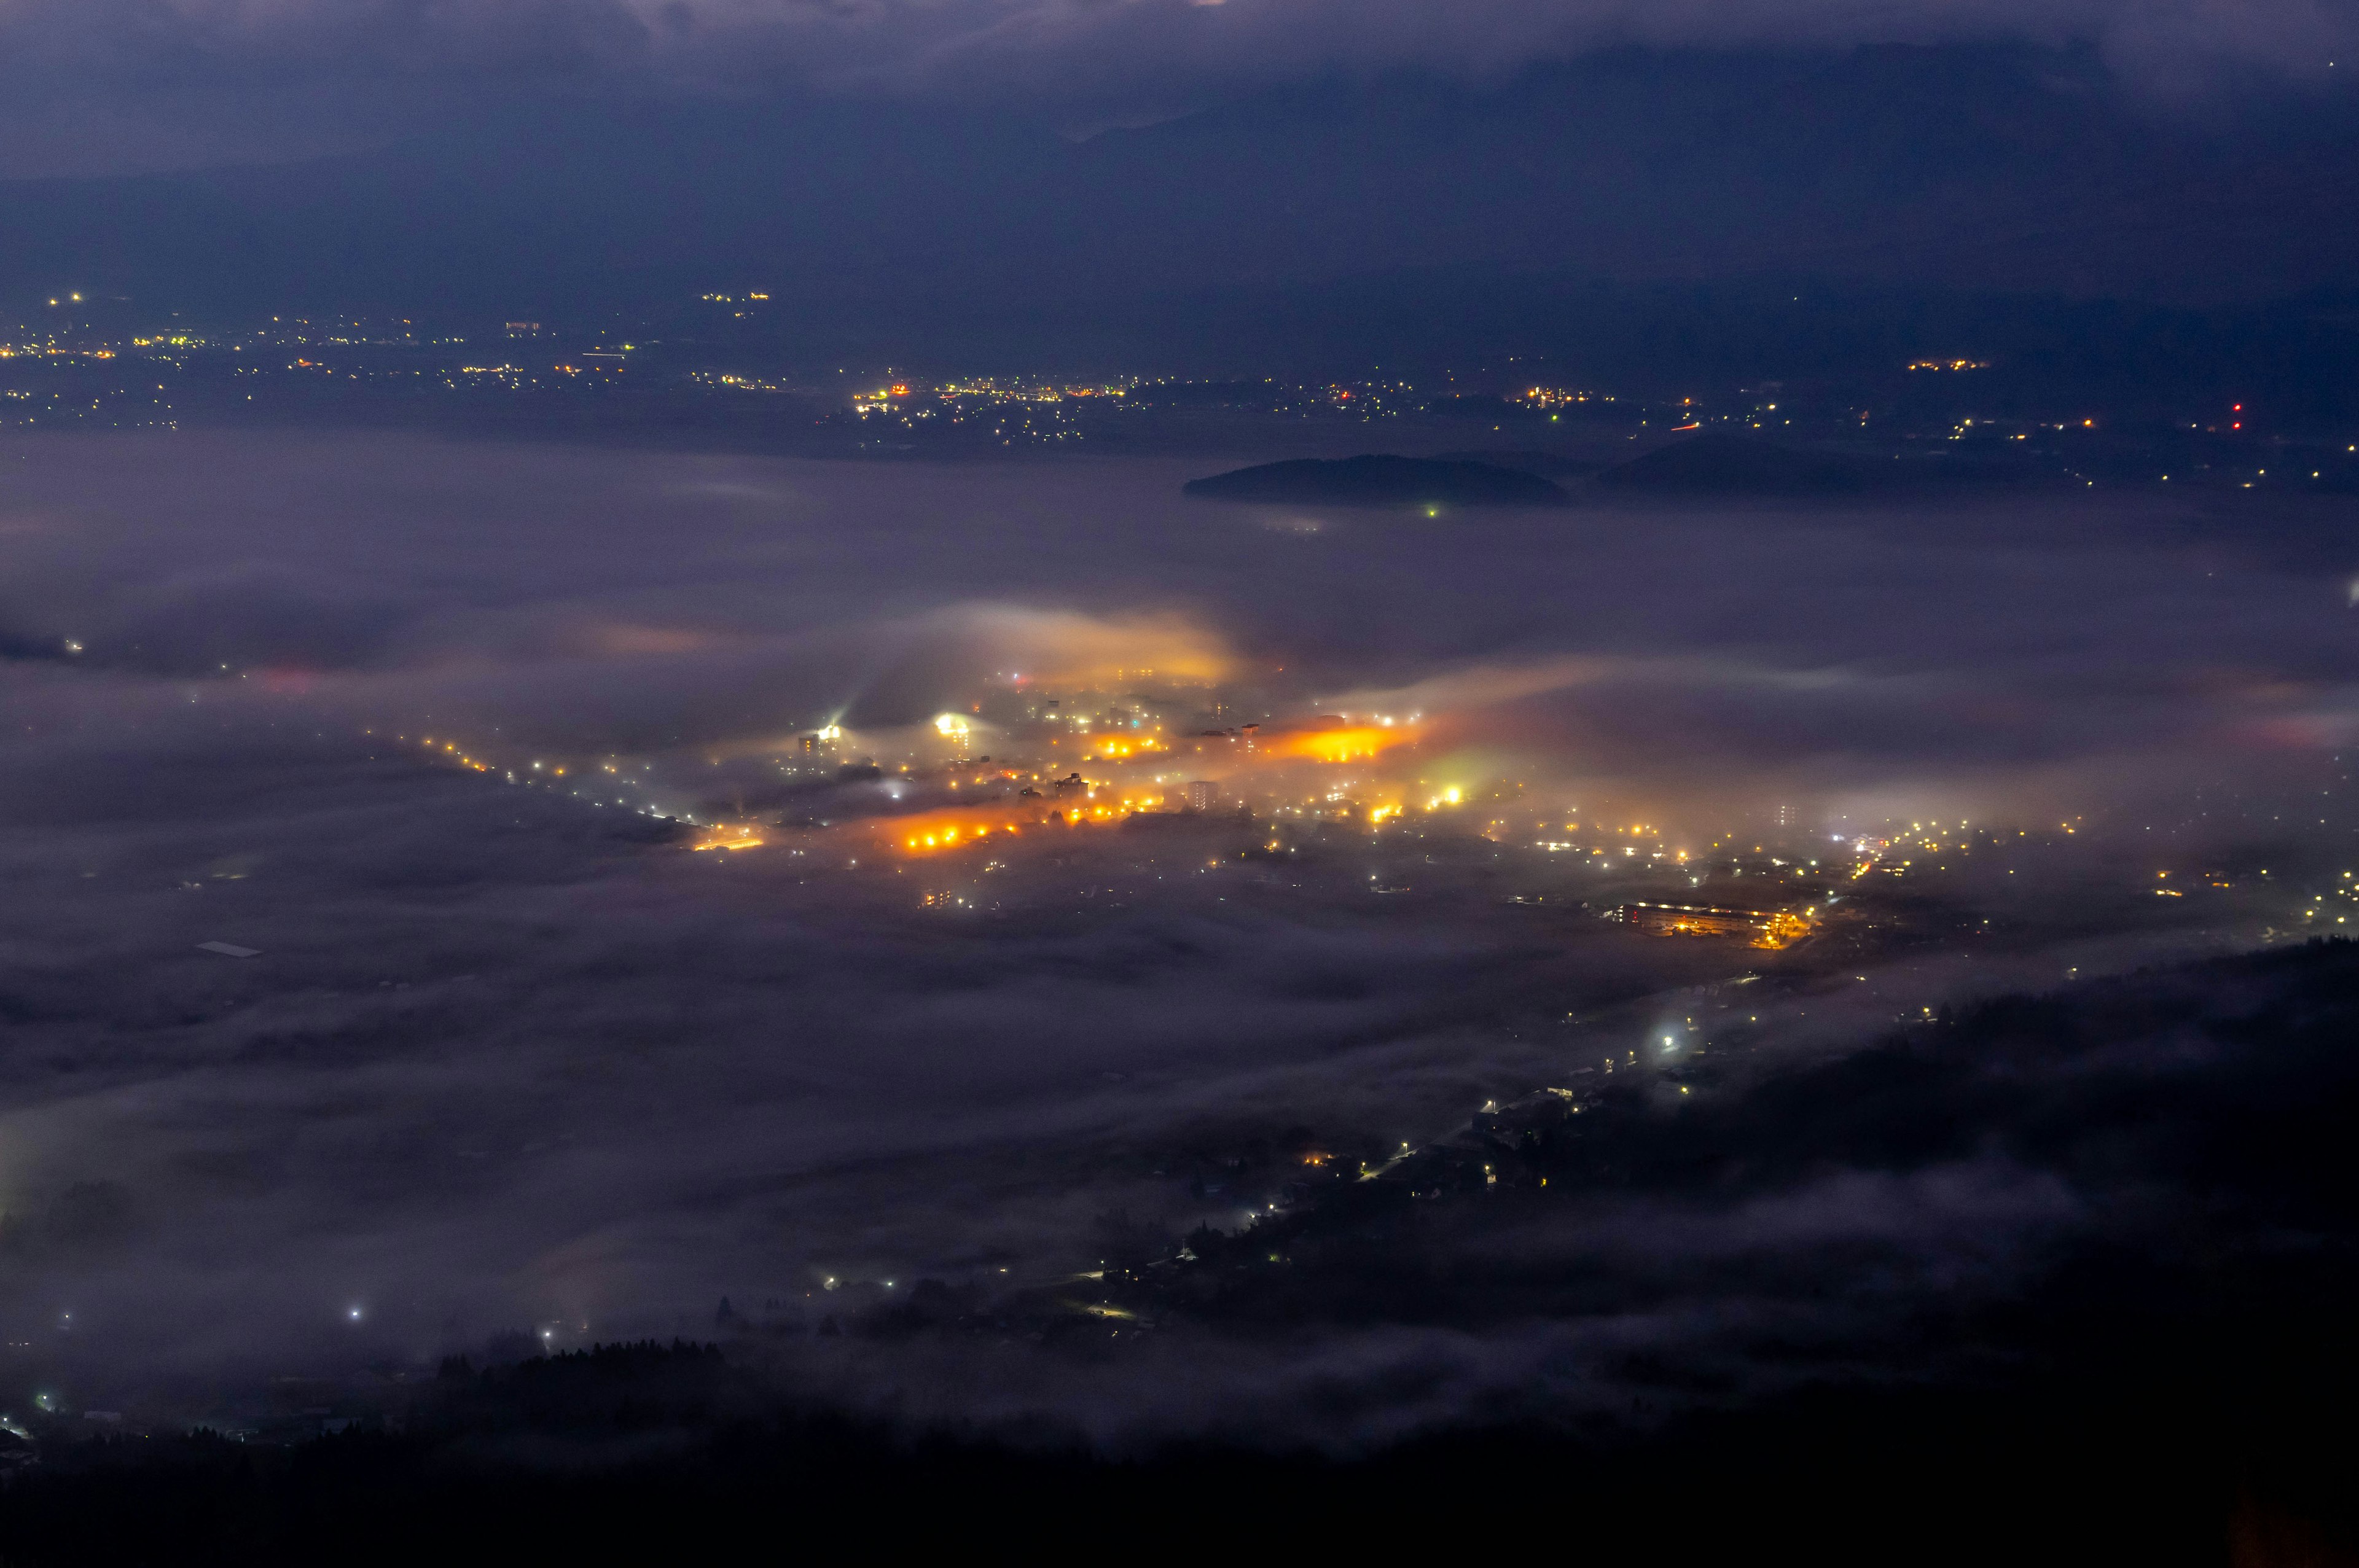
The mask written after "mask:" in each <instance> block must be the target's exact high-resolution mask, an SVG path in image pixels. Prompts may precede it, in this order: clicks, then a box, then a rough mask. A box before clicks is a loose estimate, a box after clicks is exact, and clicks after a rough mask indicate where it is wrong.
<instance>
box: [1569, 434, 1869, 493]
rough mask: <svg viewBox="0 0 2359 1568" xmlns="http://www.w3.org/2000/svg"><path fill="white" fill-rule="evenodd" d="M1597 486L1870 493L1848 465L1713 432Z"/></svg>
mask: <svg viewBox="0 0 2359 1568" xmlns="http://www.w3.org/2000/svg"><path fill="white" fill-rule="evenodd" d="M1597 482H1598V483H1600V484H1606V485H1613V486H1614V487H1616V488H1618V489H1624V490H1634V491H1663V492H1686V493H1693V494H1713V495H1843V494H1848V493H1850V492H1854V491H1859V490H1864V489H1865V488H1867V483H1868V474H1867V472H1866V470H1865V469H1864V467H1863V466H1861V465H1860V464H1857V463H1854V462H1852V461H1850V460H1847V459H1843V458H1840V457H1831V456H1828V455H1827V454H1824V453H1821V452H1805V451H1797V450H1795V449H1793V448H1791V447H1781V446H1779V445H1778V444H1777V443H1776V442H1775V441H1765V440H1763V439H1761V438H1758V437H1756V436H1740V435H1737V434H1735V433H1734V432H1733V431H1727V430H1713V431H1710V432H1707V433H1706V434H1704V435H1701V436H1692V437H1690V438H1688V439H1687V440H1684V441H1675V442H1673V443H1672V444H1671V445H1669V446H1668V447H1658V448H1657V449H1655V450H1653V451H1651V452H1648V453H1647V455H1646V456H1644V457H1641V458H1633V459H1631V460H1629V461H1628V462H1626V463H1617V464H1615V465H1614V467H1612V468H1610V469H1607V470H1605V471H1604V472H1603V473H1601V474H1599V475H1598V476H1597Z"/></svg>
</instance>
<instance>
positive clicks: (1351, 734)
mask: <svg viewBox="0 0 2359 1568" xmlns="http://www.w3.org/2000/svg"><path fill="white" fill-rule="evenodd" d="M1416 739H1417V733H1416V731H1414V730H1409V729H1408V728H1406V727H1403V728H1388V727H1386V726H1383V725H1376V724H1360V725H1354V726H1352V727H1350V728H1348V729H1343V730H1300V731H1298V732H1297V733H1295V734H1292V735H1281V736H1279V737H1278V738H1277V741H1275V742H1274V743H1271V744H1270V746H1269V748H1268V749H1269V752H1270V753H1271V754H1272V755H1274V756H1280V757H1309V758H1310V759H1311V760H1313V761H1314V762H1360V761H1363V760H1364V759H1366V758H1369V757H1373V756H1375V755H1376V754H1377V753H1379V752H1386V751H1390V750H1391V749H1392V748H1393V747H1395V746H1405V745H1407V744H1408V743H1409V742H1410V741H1414V740H1416Z"/></svg>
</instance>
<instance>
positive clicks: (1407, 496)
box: [1186, 454, 1568, 506]
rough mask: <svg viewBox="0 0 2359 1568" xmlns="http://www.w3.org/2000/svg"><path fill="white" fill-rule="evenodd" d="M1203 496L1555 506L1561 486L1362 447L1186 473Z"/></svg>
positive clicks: (1315, 502)
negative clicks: (1366, 451) (1357, 452)
mask: <svg viewBox="0 0 2359 1568" xmlns="http://www.w3.org/2000/svg"><path fill="white" fill-rule="evenodd" d="M1186 490H1187V493H1189V494H1190V495H1193V496H1199V497H1201V498H1203V499H1206V500H1211V501H1260V502H1276V503H1286V504H1291V505H1297V506H1562V505H1563V504H1564V503H1565V502H1566V501H1567V499H1568V497H1567V496H1566V494H1565V492H1564V489H1563V487H1562V486H1560V485H1558V484H1555V483H1553V482H1551V481H1548V480H1544V479H1541V478H1539V477H1538V475H1536V474H1528V473H1524V472H1521V471H1519V470H1515V469H1507V468H1501V467H1499V466H1498V465H1496V464H1495V463H1477V462H1466V461H1452V460H1447V459H1440V458H1401V457H1392V456H1387V455H1382V454H1370V455H1367V456H1364V457H1357V458H1337V459H1325V458H1296V459H1293V460H1290V461H1287V462H1278V463H1261V464H1258V465H1256V466H1255V467H1253V468H1247V469H1235V470H1231V471H1230V472H1228V473H1223V474H1214V475H1213V476H1212V478H1210V479H1198V480H1190V481H1188V484H1187V486H1186Z"/></svg>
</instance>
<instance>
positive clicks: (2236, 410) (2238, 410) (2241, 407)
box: [2228, 403, 2245, 414]
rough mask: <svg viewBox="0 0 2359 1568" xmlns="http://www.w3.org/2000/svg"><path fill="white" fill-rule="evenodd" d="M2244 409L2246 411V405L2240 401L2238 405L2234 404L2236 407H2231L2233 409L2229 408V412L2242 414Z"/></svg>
mask: <svg viewBox="0 0 2359 1568" xmlns="http://www.w3.org/2000/svg"><path fill="white" fill-rule="evenodd" d="M2244 411H2245V406H2244V405H2243V404H2241V403H2239V404H2238V405H2236V406H2234V408H2231V409H2229V410H2228V412H2229V413H2231V414H2242V413H2243V412H2244Z"/></svg>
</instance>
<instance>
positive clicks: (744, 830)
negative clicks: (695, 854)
mask: <svg viewBox="0 0 2359 1568" xmlns="http://www.w3.org/2000/svg"><path fill="white" fill-rule="evenodd" d="M762 843H763V838H762V832H761V829H760V828H758V827H752V826H750V825H748V826H746V827H709V828H707V829H705V833H704V837H703V838H701V839H699V840H698V841H697V843H696V845H695V848H696V849H759V848H761V846H762Z"/></svg>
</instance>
